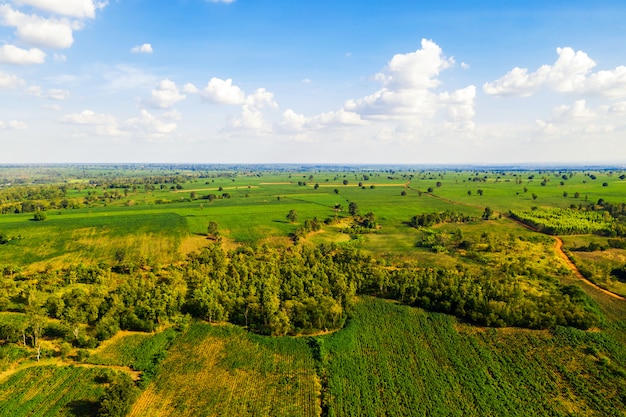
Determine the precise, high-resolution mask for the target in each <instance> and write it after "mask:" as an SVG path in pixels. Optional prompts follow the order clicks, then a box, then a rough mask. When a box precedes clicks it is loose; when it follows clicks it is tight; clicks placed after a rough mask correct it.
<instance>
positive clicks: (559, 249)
mask: <svg viewBox="0 0 626 417" xmlns="http://www.w3.org/2000/svg"><path fill="white" fill-rule="evenodd" d="M405 187H406V188H408V189H411V190H415V189H414V188H411V187H410V186H409V183H407V184H405ZM415 191H418V190H415ZM424 194H426V195H427V196H429V197H432V198H436V199H438V200H441V201H445V202H447V203H450V204H458V205H462V206H469V207H478V208H484V207H481V206H478V205H475V204H464V203H461V202H458V201H454V200H450V199H448V198H444V197H440V196H437V195H434V194H432V193H424ZM494 214H497V213H495V212H494ZM503 216H504V217H506V218H507V219H509V220H511V221H513V222H515V223H517V224H519V225H521V226H523V227H525V228H526V229H529V230H532V231H533V232H537V233H541V232H540V231H539V230H537V229H535V228H534V227H531V226H529V225H527V224H526V223H523V222H521V221H519V220H517V219H514V218H512V217H510V216H507V215H505V214H503ZM548 236H550V237H551V238H553V239H554V250H555V251H556V254H557V255H558V256H559V258H561V259H562V260H563V261H564V262H565V264H566V265H567V267H568V268H569V269H570V270H571V271H572V273H573V274H574V276H575V277H576V278H577V279H579V280H580V281H582V282H584V283H585V284H587V285H589V286H591V287H593V288H595V289H596V290H598V291H601V292H602V293H604V294H606V295H608V296H610V297H613V298H615V299H617V300H622V301H626V298H624V297H622V296H621V295H619V294H615V293H614V292H611V291H609V290H607V289H604V288H602V287H600V286H599V285H596V284H594V283H593V282H591V281H589V280H588V279H587V278H585V277H584V275H583V274H582V273H581V272H580V270H579V269H578V268H577V267H576V265H575V264H574V262H572V260H571V259H570V258H569V256H567V254H566V253H565V252H564V251H563V241H562V240H561V238H560V237H558V236H552V235H548Z"/></svg>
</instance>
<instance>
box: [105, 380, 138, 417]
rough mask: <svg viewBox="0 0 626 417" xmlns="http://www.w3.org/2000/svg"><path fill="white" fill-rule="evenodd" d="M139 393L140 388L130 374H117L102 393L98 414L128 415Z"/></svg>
mask: <svg viewBox="0 0 626 417" xmlns="http://www.w3.org/2000/svg"><path fill="white" fill-rule="evenodd" d="M138 395H139V390H138V388H137V387H135V384H133V381H132V379H131V378H130V376H129V375H126V374H124V373H119V374H117V375H116V376H115V377H114V379H113V381H111V383H110V384H109V386H108V387H107V388H106V390H105V391H104V394H103V395H102V399H101V400H100V409H99V410H98V416H100V417H123V416H125V415H127V414H128V412H129V411H130V407H131V406H132V405H133V403H134V402H135V400H136V399H137V396H138Z"/></svg>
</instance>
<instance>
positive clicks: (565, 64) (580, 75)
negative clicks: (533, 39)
mask: <svg viewBox="0 0 626 417" xmlns="http://www.w3.org/2000/svg"><path fill="white" fill-rule="evenodd" d="M556 51H557V54H558V58H557V60H556V62H555V63H554V64H553V65H542V66H541V67H539V68H538V69H537V70H536V71H535V72H528V69H527V68H519V67H516V68H513V69H512V70H511V71H509V72H508V73H507V74H505V75H504V76H503V77H501V78H499V79H497V80H495V81H493V82H490V83H485V84H484V85H483V91H484V92H485V93H487V94H491V95H502V96H521V97H527V96H530V95H532V94H534V93H536V92H537V91H539V90H540V89H548V90H552V91H556V92H561V93H581V94H583V93H590V94H595V95H603V96H626V67H624V66H619V67H617V68H615V69H614V70H608V71H598V72H595V73H592V72H591V71H592V69H593V68H594V67H595V66H596V63H595V61H593V60H592V59H591V58H589V56H588V55H587V54H586V53H585V52H583V51H576V52H575V51H574V50H573V49H572V48H569V47H567V48H557V50H556Z"/></svg>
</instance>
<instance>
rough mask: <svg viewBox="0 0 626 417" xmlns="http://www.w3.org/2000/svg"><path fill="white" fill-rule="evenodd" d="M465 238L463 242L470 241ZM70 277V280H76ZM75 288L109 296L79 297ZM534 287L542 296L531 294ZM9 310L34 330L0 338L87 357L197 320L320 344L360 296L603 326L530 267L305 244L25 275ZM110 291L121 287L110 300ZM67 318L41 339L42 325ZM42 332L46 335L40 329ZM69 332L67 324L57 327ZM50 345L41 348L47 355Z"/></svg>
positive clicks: (505, 320) (579, 301)
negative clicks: (318, 337) (50, 339)
mask: <svg viewBox="0 0 626 417" xmlns="http://www.w3.org/2000/svg"><path fill="white" fill-rule="evenodd" d="M459 238H460V237H459ZM66 277H67V278H66ZM69 282H72V283H76V282H79V283H80V282H90V283H95V282H101V283H102V282H104V283H105V285H93V286H91V287H83V288H73V289H72V290H70V291H67V292H65V294H63V295H57V294H58V293H59V288H60V287H62V286H63V285H66V284H67V283H69ZM529 282H532V285H530V287H532V291H529V290H527V288H530V287H529V286H528V283H529ZM1 287H2V288H1V289H2V294H0V299H2V300H4V302H3V307H4V308H3V309H5V310H6V309H8V310H12V311H24V312H27V313H28V314H29V317H32V318H33V320H31V321H30V322H29V324H28V326H22V327H19V326H18V325H16V326H15V328H14V329H2V332H1V333H2V334H0V338H3V335H4V336H5V337H4V338H5V339H6V340H9V337H8V336H7V335H9V334H10V335H11V336H10V339H11V340H10V341H17V340H18V339H19V338H21V337H22V336H23V339H24V344H26V335H27V334H29V335H31V336H29V338H30V339H29V340H32V344H33V346H38V345H37V343H36V342H35V340H36V339H37V338H38V337H40V336H41V334H46V331H48V332H50V331H53V333H55V334H56V335H57V336H59V335H60V336H61V337H64V338H65V339H66V340H67V342H68V343H72V344H74V345H75V346H78V347H93V346H95V344H96V343H97V341H98V340H105V339H107V338H109V337H111V336H113V335H114V334H115V333H116V332H117V331H119V330H120V329H128V330H140V331H152V330H154V329H156V328H157V327H159V326H160V325H162V324H167V323H178V322H179V321H181V320H184V317H186V315H191V316H193V317H197V318H200V319H203V320H207V321H209V322H220V321H229V322H231V323H234V324H238V325H241V326H245V327H247V328H248V329H250V330H252V331H254V332H258V333H262V334H271V335H286V334H300V333H312V332H316V331H319V330H324V329H337V328H340V327H342V326H343V325H344V323H345V320H346V318H347V315H348V312H349V311H350V308H351V306H352V305H353V302H354V298H355V296H356V295H357V294H359V293H367V294H377V295H379V296H383V297H388V298H393V299H397V300H399V301H401V302H404V303H407V304H411V305H415V306H420V307H423V308H426V309H430V310H436V311H443V312H447V313H450V314H454V315H456V316H458V317H461V318H465V319H467V320H470V321H472V322H475V323H479V324H483V325H489V326H521V327H530V328H549V327H554V326H556V325H570V326H576V327H580V328H588V327H590V326H593V325H595V324H596V323H597V315H596V314H595V313H594V311H593V309H592V308H591V307H589V305H588V304H587V303H588V299H587V298H586V296H585V295H584V293H582V292H581V291H580V290H579V289H578V288H577V287H568V286H561V285H559V284H558V282H557V280H556V279H553V278H550V277H549V276H545V275H542V274H541V272H540V271H535V270H532V269H528V268H523V267H521V266H520V267H519V268H514V267H507V268H505V269H502V270H496V269H494V268H487V267H485V268H484V270H482V271H480V272H476V271H474V272H471V271H468V270H464V269H462V268H458V267H457V268H445V269H442V268H440V269H434V268H419V267H415V266H406V265H405V266H403V267H394V268H389V267H388V266H387V265H385V264H384V263H383V262H380V263H379V262H377V261H376V260H375V259H374V258H372V257H370V256H368V255H364V254H362V253H360V252H358V251H356V250H354V249H352V248H350V247H342V246H337V245H320V246H317V247H311V246H305V245H296V246H293V247H289V248H284V249H271V248H268V247H261V248H257V249H256V250H254V249H251V248H248V247H245V248H240V249H238V250H233V251H225V250H224V249H223V248H222V247H221V245H219V244H217V243H215V244H212V245H211V246H209V247H208V248H205V249H203V250H202V251H201V252H199V253H197V254H194V255H192V256H190V257H189V258H188V260H187V261H186V262H185V263H184V264H180V265H171V266H169V267H167V268H162V269H155V270H153V271H146V270H142V269H140V270H136V271H133V272H130V271H129V272H128V273H127V274H115V273H114V272H113V270H112V267H106V266H104V265H99V266H97V267H84V266H83V267H80V268H78V267H77V268H73V269H70V270H65V271H58V272H50V271H49V272H41V273H39V274H34V275H33V274H31V275H29V274H25V273H23V272H22V271H19V270H17V271H14V270H13V269H11V268H8V269H7V268H5V269H4V270H3V276H2V286H1ZM106 288H110V289H108V290H105V289H106ZM44 316H47V317H51V318H55V319H58V320H59V321H60V324H55V326H56V327H55V329H53V330H46V329H42V328H41V323H42V322H43V321H42V319H41V318H42V317H44ZM37 323H39V324H37ZM57 323H58V322H57ZM39 346H40V345H39Z"/></svg>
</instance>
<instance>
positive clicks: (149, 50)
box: [130, 43, 153, 54]
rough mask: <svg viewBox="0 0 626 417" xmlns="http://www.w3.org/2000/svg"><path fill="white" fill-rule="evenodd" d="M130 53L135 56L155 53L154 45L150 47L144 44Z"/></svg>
mask: <svg viewBox="0 0 626 417" xmlns="http://www.w3.org/2000/svg"><path fill="white" fill-rule="evenodd" d="M130 51H131V52H132V53H133V54H151V53H152V52H153V51H152V45H150V44H149V43H144V44H143V45H138V46H135V47H133V48H132V49H131V50H130Z"/></svg>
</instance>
